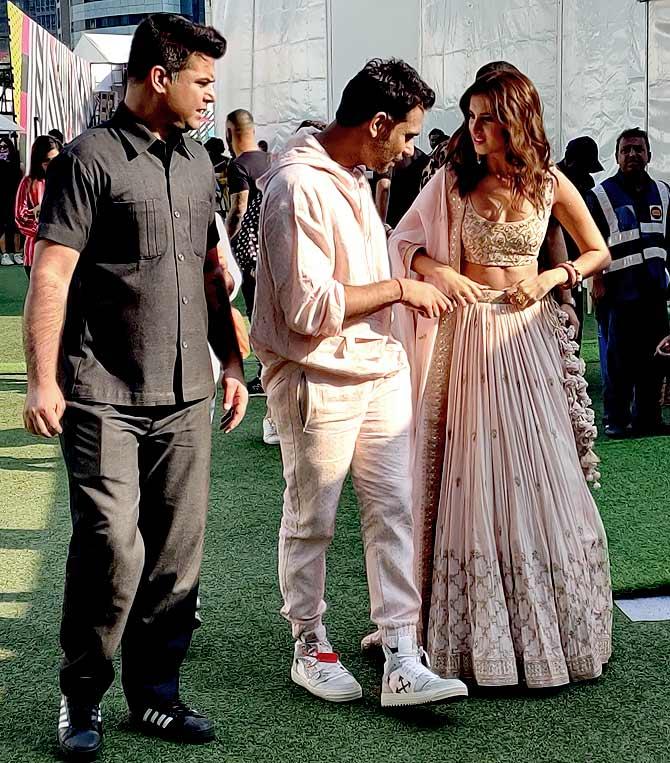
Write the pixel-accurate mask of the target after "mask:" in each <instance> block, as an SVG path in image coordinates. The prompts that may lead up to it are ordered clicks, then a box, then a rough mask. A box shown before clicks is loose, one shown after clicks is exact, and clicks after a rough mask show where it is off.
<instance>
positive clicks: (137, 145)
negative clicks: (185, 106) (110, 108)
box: [109, 101, 194, 159]
mask: <svg viewBox="0 0 670 763" xmlns="http://www.w3.org/2000/svg"><path fill="white" fill-rule="evenodd" d="M109 124H110V126H112V127H115V128H117V129H118V130H120V131H121V132H122V133H123V136H124V137H125V139H126V140H127V142H128V143H129V144H130V146H131V147H132V149H133V151H134V153H135V156H139V155H140V154H142V153H144V152H145V151H148V150H149V149H150V148H151V146H153V145H154V143H156V142H159V143H164V141H162V140H161V139H160V138H157V137H156V136H155V135H154V134H153V133H152V132H151V130H149V128H148V127H147V126H146V125H145V124H144V122H141V121H140V120H139V119H138V118H137V117H136V116H135V115H134V114H133V112H132V111H131V110H130V109H129V108H128V107H127V106H126V104H125V102H123V101H122V102H121V103H120V104H119V106H118V108H117V109H116V111H115V112H114V115H113V116H112V118H111V119H110V121H109ZM175 135H176V145H175V150H177V151H179V153H181V154H182V155H183V156H185V157H186V158H187V159H191V158H194V154H193V152H192V151H191V149H190V148H189V147H188V145H187V143H186V141H185V140H184V135H183V133H178V132H177V131H175Z"/></svg>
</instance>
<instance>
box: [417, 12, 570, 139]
mask: <svg viewBox="0 0 670 763" xmlns="http://www.w3.org/2000/svg"><path fill="white" fill-rule="evenodd" d="M559 18H560V0H497V1H496V2H475V1H474V0H424V2H423V17H422V22H423V27H422V32H423V45H422V48H423V55H422V74H423V75H424V78H425V79H426V80H427V81H428V82H429V83H430V84H431V85H432V86H433V87H434V88H435V90H436V91H437V94H438V101H437V104H436V108H435V109H434V110H433V112H432V113H431V114H430V115H429V117H428V120H427V127H428V128H430V127H434V126H437V127H441V128H442V129H444V130H445V131H446V132H448V133H452V132H453V131H454V130H455V129H456V127H458V125H459V124H460V123H461V122H462V114H461V112H460V109H459V107H458V101H459V99H460V97H461V95H462V94H463V92H464V91H465V89H466V88H467V87H468V86H469V85H470V83H471V82H472V81H473V79H474V76H475V73H476V71H477V69H479V67H480V66H482V65H483V64H485V63H488V62H489V61H493V60H500V59H503V60H506V61H509V62H510V63H512V64H514V65H515V66H518V67H519V69H521V70H522V71H523V72H525V73H526V74H528V76H529V77H530V78H531V79H532V80H533V81H534V82H535V84H536V86H537V88H538V90H539V91H540V95H541V96H542V100H543V103H544V106H545V121H546V125H547V132H548V134H549V137H550V139H553V138H554V137H555V136H556V135H557V134H558V130H559V119H558V110H559V96H558V93H559V89H558V83H559V77H558V71H559V60H558V53H559V50H558V42H557V41H558V20H559Z"/></svg>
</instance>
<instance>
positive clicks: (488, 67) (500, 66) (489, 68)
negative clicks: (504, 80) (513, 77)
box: [475, 61, 519, 79]
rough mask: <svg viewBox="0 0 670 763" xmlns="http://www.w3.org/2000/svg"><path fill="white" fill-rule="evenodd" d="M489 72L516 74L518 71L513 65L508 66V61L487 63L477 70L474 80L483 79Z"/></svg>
mask: <svg viewBox="0 0 670 763" xmlns="http://www.w3.org/2000/svg"><path fill="white" fill-rule="evenodd" d="M491 72H514V73H515V74H518V73H519V69H517V67H516V66H514V64H510V63H509V61H489V62H488V64H484V66H482V67H481V68H479V69H477V74H475V79H479V78H480V77H485V76H486V75H487V74H490V73H491Z"/></svg>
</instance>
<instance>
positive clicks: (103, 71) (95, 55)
mask: <svg viewBox="0 0 670 763" xmlns="http://www.w3.org/2000/svg"><path fill="white" fill-rule="evenodd" d="M132 39H133V36H132V34H90V33H88V32H86V33H84V34H82V36H81V37H80V38H79V42H78V43H77V45H76V47H75V49H74V52H75V54H76V55H78V56H80V57H81V58H83V59H84V60H86V61H88V62H89V63H90V64H91V75H92V77H93V87H94V88H95V92H96V93H110V92H112V91H113V90H114V89H115V88H120V87H121V86H122V84H123V67H124V65H125V64H127V63H128V56H129V54H130V43H131V41H132Z"/></svg>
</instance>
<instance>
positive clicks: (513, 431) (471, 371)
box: [427, 299, 612, 687]
mask: <svg viewBox="0 0 670 763" xmlns="http://www.w3.org/2000/svg"><path fill="white" fill-rule="evenodd" d="M557 316H558V308H557V306H556V304H555V303H554V302H553V300H551V299H547V300H544V301H542V302H540V303H538V304H536V305H533V306H532V307H529V308H527V309H525V310H519V309H518V308H516V307H514V306H512V305H509V304H505V303H496V302H495V301H493V302H488V303H487V302H480V303H478V304H476V305H470V306H468V307H467V308H465V309H463V310H461V311H460V314H459V316H458V317H457V319H456V320H457V325H456V329H455V337H454V354H453V362H452V368H451V374H450V380H449V398H448V414H447V446H446V447H447V452H446V454H445V466H444V474H443V480H442V487H441V496H440V505H439V514H438V519H437V527H436V539H435V549H434V569H433V585H432V598H431V607H430V617H429V624H428V641H427V647H428V652H429V655H430V657H431V659H432V663H433V667H434V668H435V669H436V670H437V671H438V672H439V673H440V674H441V675H444V676H459V677H462V678H472V679H474V680H475V681H476V682H477V683H478V684H480V685H482V686H509V685H514V684H517V683H519V682H521V681H523V682H525V683H526V684H527V685H528V686H529V687H549V686H560V685H562V684H566V683H568V682H569V681H576V680H583V679H591V678H596V677H598V676H599V675H600V674H601V672H602V667H603V664H604V663H606V662H607V661H608V659H609V657H610V654H611V633H612V591H611V583H610V574H609V560H608V554H607V540H606V536H605V530H604V528H603V524H602V521H601V519H600V515H599V513H598V509H597V507H596V504H595V502H594V500H593V497H592V496H591V492H590V490H589V487H588V485H587V481H586V479H585V476H584V471H583V464H584V460H583V458H582V461H581V463H580V453H579V452H578V445H577V443H576V439H577V441H578V440H579V434H578V431H577V430H578V429H579V425H578V424H577V425H575V421H579V419H580V416H581V418H582V421H583V420H584V418H585V411H584V410H580V409H583V408H584V405H585V402H584V401H586V403H588V402H590V401H588V398H587V397H586V394H585V384H584V382H583V377H582V376H581V373H580V371H581V368H580V362H579V361H578V360H577V359H576V356H575V355H574V350H575V348H576V345H574V344H573V343H572V342H570V341H569V340H568V338H567V333H566V329H565V327H564V326H563V325H562V324H561V322H560V321H559V319H558V317H557ZM575 390H582V391H583V394H582V395H581V396H580V395H576V394H575ZM591 422H592V418H591Z"/></svg>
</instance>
